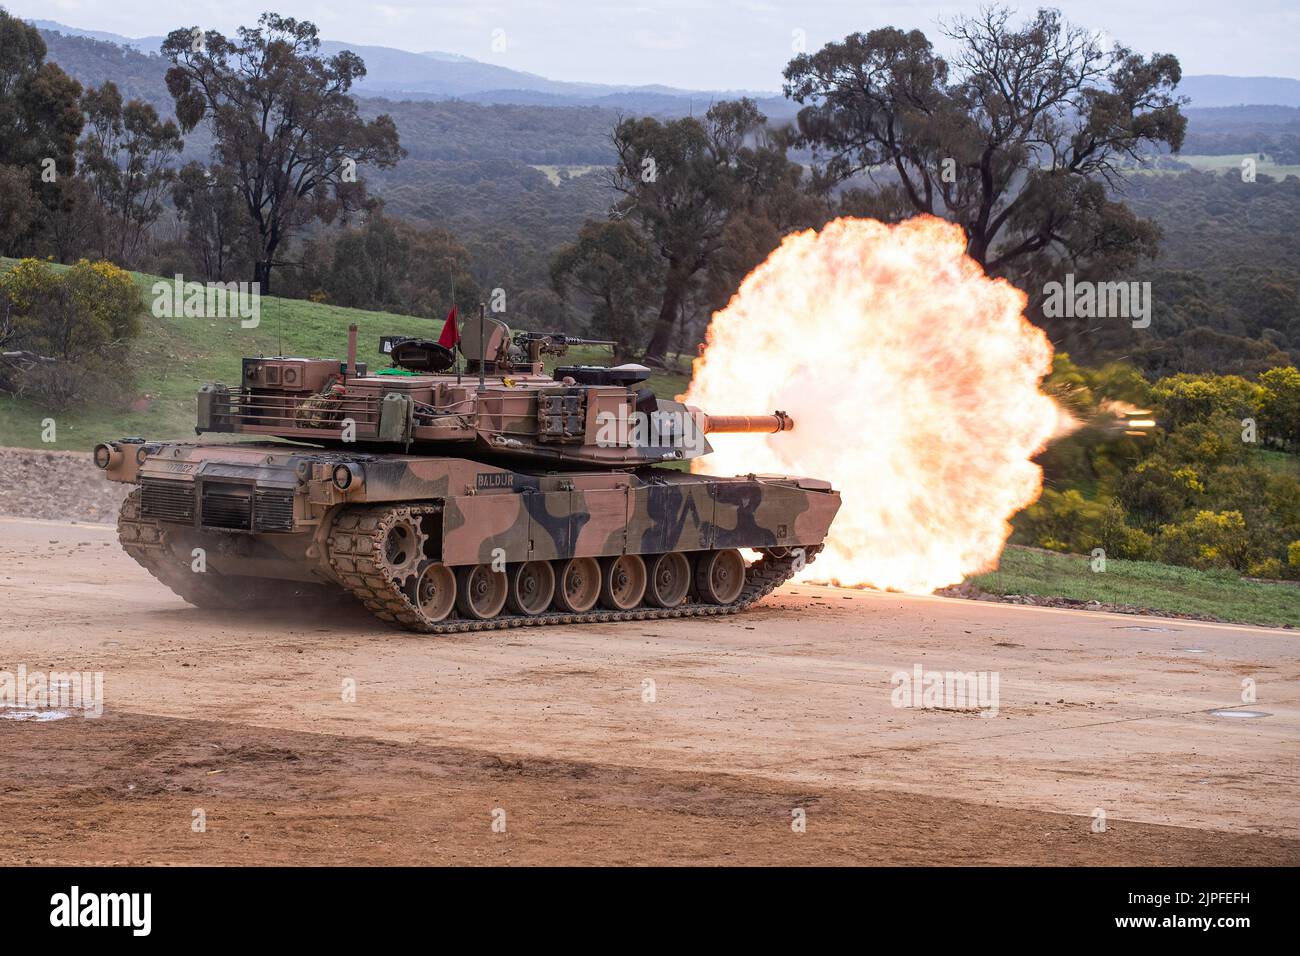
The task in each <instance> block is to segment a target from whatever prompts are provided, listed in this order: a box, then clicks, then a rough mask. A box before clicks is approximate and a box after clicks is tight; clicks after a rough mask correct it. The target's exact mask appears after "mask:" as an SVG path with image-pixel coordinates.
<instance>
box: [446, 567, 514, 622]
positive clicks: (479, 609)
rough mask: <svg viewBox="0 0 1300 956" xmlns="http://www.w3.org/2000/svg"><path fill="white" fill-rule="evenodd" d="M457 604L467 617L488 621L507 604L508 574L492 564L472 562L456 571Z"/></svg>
mask: <svg viewBox="0 0 1300 956" xmlns="http://www.w3.org/2000/svg"><path fill="white" fill-rule="evenodd" d="M456 582H457V585H458V587H457V588H456V591H457V594H456V606H457V607H458V608H460V613H461V614H462V615H464V616H465V617H470V618H475V619H477V620H480V621H486V620H488V619H489V618H493V617H496V616H497V615H498V614H500V613H501V609H502V608H503V607H505V606H506V590H507V588H506V575H505V572H504V571H493V570H492V565H490V564H470V565H466V566H465V567H463V568H459V569H457V571H456Z"/></svg>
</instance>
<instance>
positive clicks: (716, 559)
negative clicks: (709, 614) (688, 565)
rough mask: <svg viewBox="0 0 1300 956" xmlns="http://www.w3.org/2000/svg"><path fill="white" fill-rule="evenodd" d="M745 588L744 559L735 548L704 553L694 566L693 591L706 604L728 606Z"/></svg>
mask: <svg viewBox="0 0 1300 956" xmlns="http://www.w3.org/2000/svg"><path fill="white" fill-rule="evenodd" d="M744 588H745V559H744V558H742V557H741V556H740V552H739V551H737V550H736V549H735V548H727V549H725V550H723V551H706V552H705V553H704V554H702V555H700V560H699V562H698V563H697V564H696V565H695V590H696V591H697V592H698V593H699V595H700V600H701V601H704V602H706V603H708V604H730V603H731V602H732V601H734V600H736V598H738V597H740V592H741V591H742V590H744Z"/></svg>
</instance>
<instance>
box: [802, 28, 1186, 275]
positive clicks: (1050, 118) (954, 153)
mask: <svg viewBox="0 0 1300 956" xmlns="http://www.w3.org/2000/svg"><path fill="white" fill-rule="evenodd" d="M1009 19H1010V11H1009V10H1007V9H1006V8H1003V7H991V8H988V9H985V10H984V11H982V12H981V13H980V14H979V15H978V16H976V17H971V18H961V19H959V20H957V21H956V23H955V24H954V25H953V26H952V27H951V28H949V29H947V30H946V31H945V32H946V34H947V36H948V37H949V38H950V39H951V40H952V41H953V42H954V43H955V44H956V48H957V49H956V54H955V56H954V58H953V60H952V62H951V63H950V62H949V61H948V60H946V59H944V58H943V57H940V56H938V55H936V54H935V52H934V49H933V47H932V45H931V43H930V41H929V40H928V39H927V38H926V36H925V34H923V33H921V32H920V31H919V30H913V31H910V32H906V33H905V32H903V31H902V30H898V29H895V28H893V27H884V28H881V29H878V30H873V31H871V32H870V33H866V34H863V33H854V34H852V35H850V36H848V37H846V38H845V39H844V40H843V41H842V42H840V43H828V44H827V45H826V46H825V47H823V48H822V49H821V50H820V51H818V52H817V53H812V54H808V53H802V54H799V55H798V56H796V57H795V58H794V59H793V60H791V61H790V64H789V65H788V66H787V67H786V69H785V78H786V84H785V93H786V95H787V96H789V97H791V98H793V99H794V100H796V101H797V102H799V103H801V104H807V105H805V106H804V108H803V109H802V110H800V112H799V116H798V130H799V133H798V137H797V139H796V142H797V144H798V145H801V146H811V147H812V148H813V149H814V151H815V155H816V156H817V158H818V159H819V161H821V162H822V163H823V164H824V174H825V177H826V180H827V181H828V182H842V181H844V180H846V179H848V178H849V177H851V176H854V175H856V174H858V173H862V172H868V173H872V172H873V171H879V170H888V172H889V173H890V174H892V177H893V178H894V180H895V184H894V185H893V186H892V189H893V190H894V191H896V192H897V194H898V196H897V198H898V200H899V204H900V205H905V206H906V208H907V209H908V210H909V211H910V212H911V213H912V214H915V213H930V214H933V215H939V216H943V217H946V218H948V219H950V220H952V221H954V222H956V223H958V224H959V225H960V226H961V227H962V228H963V230H965V232H966V236H967V241H968V251H969V254H970V256H971V257H972V258H973V259H974V260H975V261H976V262H978V263H979V264H980V265H981V266H983V267H984V269H985V270H986V271H987V272H989V273H990V274H996V275H1004V274H1007V273H1009V272H1011V271H1012V270H1013V269H1018V270H1021V271H1023V270H1027V269H1031V268H1034V267H1041V262H1039V263H1036V262H1034V259H1035V257H1037V256H1040V255H1042V254H1050V255H1053V256H1056V257H1065V258H1068V259H1070V260H1072V261H1086V260H1089V259H1093V258H1097V257H1100V256H1106V257H1110V258H1111V259H1112V260H1122V259H1123V258H1124V257H1126V256H1127V257H1135V256H1138V255H1144V254H1147V253H1149V252H1150V251H1151V250H1152V249H1153V248H1154V241H1155V233H1154V230H1153V228H1152V227H1150V226H1149V225H1147V224H1144V223H1142V222H1141V221H1139V220H1138V219H1137V218H1136V217H1135V216H1134V215H1133V214H1132V213H1131V212H1130V211H1129V210H1128V209H1127V207H1126V206H1124V205H1123V204H1122V203H1118V202H1116V201H1114V200H1112V199H1110V198H1109V197H1108V196H1107V194H1106V190H1105V185H1106V184H1108V183H1109V184H1113V183H1115V182H1116V181H1118V180H1119V178H1120V172H1119V166H1120V163H1121V161H1124V160H1126V159H1134V158H1136V157H1137V156H1138V154H1139V151H1140V150H1141V149H1142V148H1144V147H1149V146H1158V145H1164V146H1168V147H1169V148H1170V149H1172V150H1174V151H1177V150H1178V148H1179V147H1180V146H1181V144H1182V140H1183V134H1184V130H1185V128H1186V119H1185V118H1184V117H1183V115H1182V113H1181V112H1180V110H1179V104H1178V101H1177V100H1176V99H1175V98H1174V97H1173V95H1172V91H1173V89H1174V87H1175V85H1176V84H1177V83H1178V81H1179V79H1180V78H1181V70H1180V67H1179V64H1178V60H1177V59H1176V58H1175V57H1173V56H1171V55H1168V54H1156V55H1153V56H1152V57H1150V58H1143V57H1142V56H1140V55H1138V54H1135V53H1133V52H1132V51H1130V50H1128V49H1126V48H1124V47H1122V46H1119V45H1115V46H1114V47H1112V48H1111V49H1109V50H1105V49H1103V47H1102V45H1101V43H1100V41H1099V40H1098V39H1097V38H1096V37H1095V36H1093V35H1092V34H1090V33H1088V32H1087V31H1085V30H1082V29H1080V28H1078V27H1073V26H1070V25H1069V24H1067V23H1066V22H1065V21H1063V20H1062V19H1061V16H1060V14H1059V13H1058V12H1057V11H1054V10H1039V11H1038V13H1037V15H1036V16H1035V17H1034V18H1033V19H1032V20H1030V21H1029V22H1028V23H1027V24H1025V25H1024V26H1022V27H1020V28H1019V29H1017V28H1015V27H1013V26H1012V25H1011V24H1010V23H1009ZM887 188H891V187H887Z"/></svg>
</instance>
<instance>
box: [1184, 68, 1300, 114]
mask: <svg viewBox="0 0 1300 956" xmlns="http://www.w3.org/2000/svg"><path fill="white" fill-rule="evenodd" d="M1178 92H1179V93H1181V94H1182V95H1183V96H1187V97H1190V98H1191V101H1192V102H1191V105H1192V106H1196V107H1202V108H1209V107H1215V106H1256V105H1258V106H1300V80H1293V79H1290V78H1289V77H1284V76H1217V75H1204V76H1184V77H1183V80H1182V82H1181V83H1179V84H1178Z"/></svg>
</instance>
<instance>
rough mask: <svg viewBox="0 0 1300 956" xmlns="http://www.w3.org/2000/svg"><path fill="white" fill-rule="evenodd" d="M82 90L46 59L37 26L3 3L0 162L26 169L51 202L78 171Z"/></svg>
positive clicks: (35, 190)
mask: <svg viewBox="0 0 1300 956" xmlns="http://www.w3.org/2000/svg"><path fill="white" fill-rule="evenodd" d="M80 96H81V85H80V84H79V83H78V82H77V81H76V80H74V79H72V78H71V77H69V76H68V75H67V74H66V73H64V72H63V70H61V69H59V67H58V64H55V63H47V62H45V41H44V40H42V39H41V35H40V33H39V32H38V31H37V30H36V28H35V27H32V26H29V25H28V24H26V23H24V22H23V21H22V20H19V19H17V18H15V17H11V16H10V15H9V14H8V13H6V12H5V11H4V10H3V9H0V166H16V167H18V168H20V169H21V170H23V172H24V173H25V174H26V175H27V177H28V182H29V184H30V186H31V189H32V191H33V194H34V195H36V196H37V197H38V198H39V199H40V200H41V201H42V202H43V203H45V205H46V206H47V208H52V207H53V206H54V204H55V203H57V201H58V190H57V188H56V186H55V184H57V182H58V181H59V179H61V178H65V177H69V176H72V175H73V174H74V173H75V172H76V165H77V163H76V147H77V137H78V136H79V135H80V134H81V125H82V117H81V108H80V105H79V102H78V100H79V97H80ZM51 163H52V165H51ZM51 173H52V174H53V175H52V176H51Z"/></svg>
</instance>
